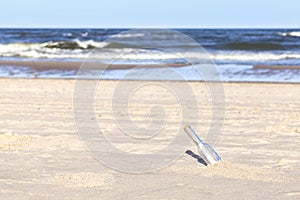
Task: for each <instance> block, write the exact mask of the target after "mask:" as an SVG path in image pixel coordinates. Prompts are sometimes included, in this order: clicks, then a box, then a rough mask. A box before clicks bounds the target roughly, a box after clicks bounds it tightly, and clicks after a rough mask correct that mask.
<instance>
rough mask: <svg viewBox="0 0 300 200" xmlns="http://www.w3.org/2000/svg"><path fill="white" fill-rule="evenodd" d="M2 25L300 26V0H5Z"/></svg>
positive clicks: (109, 26) (79, 26)
mask: <svg viewBox="0 0 300 200" xmlns="http://www.w3.org/2000/svg"><path fill="white" fill-rule="evenodd" d="M0 5H1V8H2V9H1V12H0V19H1V20H0V27H9V28H27V27H28V28H30V27H35V28H39V27H40V28H43V27H50V28H51V27H53V28H55V27H66V28H69V27H75V28H81V27H82V28H84V27H91V28H93V27H95V28H118V27H120V28H140V27H152V28H155V27H166V28H180V27H182V28H195V27H203V28H205V27H206V28H213V27H222V28H223V27H228V28H235V27H243V28H251V27H262V28H264V27H265V28H276V27H287V28H288V27H291V28H300V11H299V9H300V1H298V0H285V1H283V0H279V1H276V0H251V1H250V0H248V1H243V0H206V1H203V0H184V1H176V0H148V1H143V0H127V1H126V0H85V1H78V0H2V1H1V4H0Z"/></svg>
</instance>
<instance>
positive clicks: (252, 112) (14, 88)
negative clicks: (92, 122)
mask: <svg viewBox="0 0 300 200" xmlns="http://www.w3.org/2000/svg"><path fill="white" fill-rule="evenodd" d="M74 83H75V82H74V80H55V79H52V80H51V79H0V87H1V91H0V95H1V98H0V100H1V104H0V106H1V111H0V118H1V120H0V154H1V155H0V162H1V165H0V198H1V199H186V198H187V197H188V199H299V198H300V190H299V185H300V181H299V180H300V170H299V169H300V163H299V160H300V153H299V152H300V151H299V150H300V146H299V143H300V108H299V105H300V98H299V96H300V87H299V84H273V83H267V84H262V83H224V84H223V86H224V91H225V103H226V110H225V121H224V125H223V129H222V133H221V135H220V137H219V139H218V142H217V144H216V146H215V149H216V150H217V151H218V153H219V154H220V155H221V156H222V158H223V160H224V162H223V163H219V164H218V165H215V166H208V167H205V166H204V165H203V164H201V163H199V162H198V161H197V156H196V154H197V149H196V148H195V146H194V145H191V146H190V147H187V150H190V153H189V154H190V155H189V154H187V153H184V152H183V153H182V156H181V157H180V158H179V159H178V160H177V161H175V162H174V163H173V164H172V165H170V166H168V167H165V168H163V169H161V170H158V171H154V172H152V173H146V174H144V173H143V174H128V173H121V172H117V171H114V170H112V169H110V168H107V167H105V166H103V165H102V164H101V163H99V162H98V161H97V160H95V159H94V158H93V157H92V156H91V155H90V154H89V153H88V151H87V150H86V147H85V145H84V143H83V142H82V141H81V140H80V139H79V137H78V135H77V133H76V127H75V123H74V119H73V103H72V98H73V90H74ZM117 83H118V82H117V81H102V82H101V88H98V90H99V91H98V92H101V94H102V95H101V97H99V98H98V99H97V101H95V102H96V104H95V108H96V111H95V112H96V113H97V120H98V121H99V122H105V123H106V124H107V126H110V128H111V130H115V129H114V127H111V125H112V124H113V118H112V117H111V115H110V113H109V112H108V109H109V108H110V107H109V102H110V101H111V99H110V96H111V94H112V93H113V91H112V90H113V88H114V86H115V85H116V84H117ZM126 84H130V82H126ZM178 84H180V83H178ZM190 85H191V87H192V88H193V89H194V90H195V91H197V93H196V94H197V97H198V98H199V99H201V101H200V103H199V107H200V108H201V109H202V110H201V113H202V114H201V116H200V118H201V128H200V130H198V131H199V133H201V132H205V130H206V128H207V127H208V124H209V122H210V121H209V117H210V114H211V108H210V107H209V106H206V103H207V102H209V100H207V101H206V100H205V99H206V92H205V88H206V86H205V85H204V84H203V83H197V82H192V83H190ZM147 91H149V92H151V90H147ZM147 91H146V92H147ZM152 92H153V91H152ZM153 95H154V96H155V95H157V97H159V98H160V99H162V101H164V102H165V103H167V104H168V102H169V100H168V98H166V97H165V96H163V94H162V93H158V94H153ZM136 98H137V100H141V102H142V101H143V99H138V98H142V97H141V96H140V97H136ZM99 107H100V108H103V109H104V110H103V109H102V110H101V109H97V108H99ZM176 108H177V107H176V106H175V104H174V105H173V104H170V105H167V107H166V109H168V110H170V111H174V112H175V111H176ZM137 111H138V110H137ZM175 113H176V112H175ZM140 114H141V113H139V112H137V115H135V116H136V118H137V119H141V118H142V115H140ZM172 120H173V121H172V123H171V125H174V126H175V125H176V119H173V118H172ZM116 131H117V129H116ZM158 141H161V140H158ZM162 142H164V141H162ZM162 144H163V143H162ZM157 145H158V147H159V145H160V144H157ZM119 147H120V148H121V149H122V148H123V149H124V150H128V151H130V150H131V149H132V148H133V147H132V146H130V144H124V143H122V142H120V143H119ZM136 148H139V149H135V150H143V149H144V146H138V147H136ZM148 150H149V149H148ZM150 150H151V149H150ZM154 150H155V149H154ZM191 152H193V153H194V154H195V155H194V156H191V155H193V154H191ZM116 156H118V155H116Z"/></svg>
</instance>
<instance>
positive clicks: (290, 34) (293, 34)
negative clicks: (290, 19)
mask: <svg viewBox="0 0 300 200" xmlns="http://www.w3.org/2000/svg"><path fill="white" fill-rule="evenodd" d="M279 35H282V36H294V37H300V31H292V32H286V33H279Z"/></svg>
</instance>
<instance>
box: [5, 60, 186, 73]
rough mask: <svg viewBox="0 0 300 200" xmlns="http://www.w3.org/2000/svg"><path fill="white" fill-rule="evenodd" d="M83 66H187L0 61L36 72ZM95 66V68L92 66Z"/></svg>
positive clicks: (173, 65)
mask: <svg viewBox="0 0 300 200" xmlns="http://www.w3.org/2000/svg"><path fill="white" fill-rule="evenodd" d="M83 64H88V65H89V69H111V70H114V69H116V70H118V69H132V68H135V67H140V66H142V67H152V68H159V67H161V66H165V67H184V66H188V64H187V63H182V64H181V63H170V64H161V65H158V64H146V65H145V64H142V65H141V64H112V65H109V64H106V63H101V62H84V61H83V62H79V61H15V60H0V67H1V66H18V67H30V68H32V69H34V70H36V71H46V70H78V69H79V68H80V67H81V66H82V65H83ZM93 65H96V66H93Z"/></svg>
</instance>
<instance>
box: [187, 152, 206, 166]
mask: <svg viewBox="0 0 300 200" xmlns="http://www.w3.org/2000/svg"><path fill="white" fill-rule="evenodd" d="M185 153H186V154H187V155H189V156H191V157H193V158H195V159H196V160H197V161H198V162H199V163H200V164H202V165H204V166H207V163H206V162H205V160H203V158H201V157H200V156H199V155H197V154H195V153H194V152H192V151H191V150H187V151H186V152H185Z"/></svg>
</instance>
